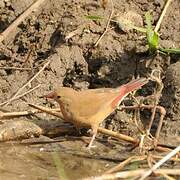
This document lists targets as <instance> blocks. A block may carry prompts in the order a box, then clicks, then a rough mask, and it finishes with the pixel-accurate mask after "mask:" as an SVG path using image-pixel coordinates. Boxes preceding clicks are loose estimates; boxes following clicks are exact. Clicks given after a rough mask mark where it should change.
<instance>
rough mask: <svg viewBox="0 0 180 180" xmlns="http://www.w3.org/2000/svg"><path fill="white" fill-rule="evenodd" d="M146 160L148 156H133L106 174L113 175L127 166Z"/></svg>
mask: <svg viewBox="0 0 180 180" xmlns="http://www.w3.org/2000/svg"><path fill="white" fill-rule="evenodd" d="M145 158H146V156H131V157H129V158H127V159H126V160H124V161H122V162H120V163H119V164H118V165H116V166H114V167H112V168H111V169H109V170H107V171H106V172H105V173H104V174H111V173H114V172H117V171H120V170H121V169H122V168H124V167H125V166H126V165H127V164H129V163H131V162H135V161H143V160H144V159H145Z"/></svg>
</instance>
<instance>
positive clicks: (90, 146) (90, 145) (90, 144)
mask: <svg viewBox="0 0 180 180" xmlns="http://www.w3.org/2000/svg"><path fill="white" fill-rule="evenodd" d="M92 134H93V136H92V138H91V141H90V143H89V145H88V147H87V148H88V149H91V148H92V147H93V146H92V144H93V142H94V140H95V137H96V135H97V127H92Z"/></svg>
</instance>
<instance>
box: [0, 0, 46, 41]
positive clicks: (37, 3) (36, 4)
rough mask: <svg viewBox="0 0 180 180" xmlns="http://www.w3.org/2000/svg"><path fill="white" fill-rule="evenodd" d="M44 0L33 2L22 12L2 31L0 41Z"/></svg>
mask: <svg viewBox="0 0 180 180" xmlns="http://www.w3.org/2000/svg"><path fill="white" fill-rule="evenodd" d="M44 1H45V0H37V1H36V2H35V3H33V4H32V5H31V6H30V7H29V8H28V9H27V10H26V11H25V12H23V13H22V14H21V15H20V16H19V17H18V18H17V19H16V20H15V21H14V22H13V23H12V24H11V25H10V26H9V27H8V28H7V29H6V30H5V31H4V32H2V33H1V34H0V43H1V42H2V41H3V40H4V39H6V38H7V37H8V36H9V34H11V33H12V31H13V30H14V29H16V28H17V26H18V25H19V24H20V23H21V22H22V21H24V19H25V18H26V17H27V16H29V15H30V14H31V13H32V11H36V10H37V9H38V7H39V6H40V5H41V4H42V3H43V2H44Z"/></svg>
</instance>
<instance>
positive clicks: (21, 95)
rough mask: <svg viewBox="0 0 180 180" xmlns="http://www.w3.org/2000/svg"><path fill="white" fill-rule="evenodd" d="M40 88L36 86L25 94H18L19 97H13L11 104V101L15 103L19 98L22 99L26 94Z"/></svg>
mask: <svg viewBox="0 0 180 180" xmlns="http://www.w3.org/2000/svg"><path fill="white" fill-rule="evenodd" d="M40 86H41V85H40V84H38V85H37V86H35V87H34V88H32V89H30V90H28V91H26V92H25V93H23V94H20V95H19V96H16V97H14V98H13V99H11V102H12V101H15V100H16V99H19V98H21V97H23V96H25V95H27V94H29V93H31V92H32V91H34V90H35V89H37V88H39V87H40Z"/></svg>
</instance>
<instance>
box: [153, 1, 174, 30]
mask: <svg viewBox="0 0 180 180" xmlns="http://www.w3.org/2000/svg"><path fill="white" fill-rule="evenodd" d="M171 1H172V0H167V1H166V5H165V6H164V9H163V11H162V13H161V16H160V18H159V20H158V22H157V24H156V27H155V29H154V31H155V32H156V33H157V32H158V30H159V28H160V26H161V22H162V19H163V17H164V15H165V14H166V11H167V8H168V6H169V4H170V3H171Z"/></svg>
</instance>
